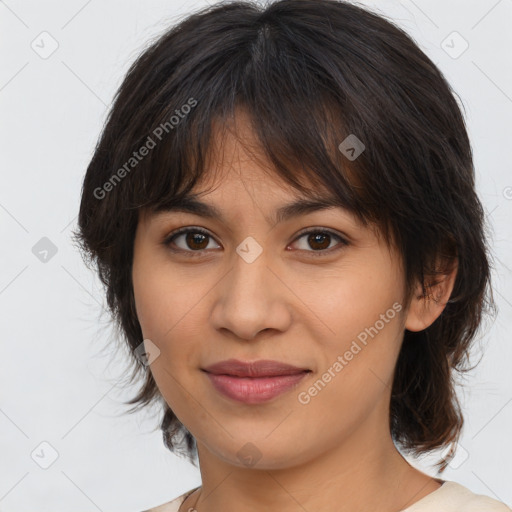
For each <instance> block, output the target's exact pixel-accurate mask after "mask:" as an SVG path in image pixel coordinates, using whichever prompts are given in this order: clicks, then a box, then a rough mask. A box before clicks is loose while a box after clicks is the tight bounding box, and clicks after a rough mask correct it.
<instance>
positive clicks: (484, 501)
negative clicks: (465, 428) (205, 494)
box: [144, 481, 512, 512]
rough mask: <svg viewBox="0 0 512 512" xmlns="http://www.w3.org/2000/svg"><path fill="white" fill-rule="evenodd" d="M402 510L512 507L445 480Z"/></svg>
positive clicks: (169, 509)
mask: <svg viewBox="0 0 512 512" xmlns="http://www.w3.org/2000/svg"><path fill="white" fill-rule="evenodd" d="M196 489H198V487H196ZM196 489H192V490H191V491H188V492H186V493H184V494H182V495H181V496H178V497H177V498H176V499H174V500H172V501H169V502H167V503H164V504H162V505H160V506H158V507H154V508H151V509H149V510H145V511H144V512H178V510H179V508H180V505H181V504H182V503H183V502H184V501H185V498H186V497H187V496H188V495H189V494H192V493H193V492H194V491H195V490H196ZM400 512H512V509H510V508H509V507H507V505H505V504H504V503H502V502H501V501H497V500H495V499H493V498H489V497H488V496H484V495H483V494H474V493H472V492H471V491H470V490H469V489H467V488H466V487H464V486H463V485H460V484H458V483H456V482H450V481H445V482H444V483H443V484H442V485H441V487H439V488H438V489H436V490H435V491H434V492H431V493H430V494H427V495H426V496H425V497H424V498H422V499H421V500H419V501H417V502H416V503H414V504H412V505H411V506H410V507H408V508H406V509H404V510H401V511H400Z"/></svg>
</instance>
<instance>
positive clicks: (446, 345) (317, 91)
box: [74, 0, 493, 470]
mask: <svg viewBox="0 0 512 512" xmlns="http://www.w3.org/2000/svg"><path fill="white" fill-rule="evenodd" d="M238 109H244V111H246V112H247V113H249V115H250V119H251V121H252V127H253V130H254V133H255V134H256V135H257V140H258V141H259V142H260V143H261V148H262V150H263V152H264V155H266V156H267V158H268V159H269V161H270V162H272V164H273V166H274V172H276V173H277V174H278V175H279V176H281V177H282V178H284V179H285V180H286V182H287V183H289V184H290V185H291V186H293V187H295V188H297V189H298V190H300V191H301V192H303V193H304V194H306V195H315V194H316V193H317V190H319V189H320V188H323V189H325V190H328V191H329V192H330V193H331V194H332V195H333V196H334V197H336V198H337V200H338V201H339V204H340V205H341V206H343V207H345V208H347V209H348V210H350V211H352V212H354V213H355V214H357V216H358V217H359V218H360V219H361V220H363V221H364V222H365V223H370V224H371V225H375V226H378V228H379V232H381V233H383V234H384V236H385V237H386V240H388V241H391V240H393V243H394V244H396V247H397V248H398V249H399V251H400V253H401V255H402V257H403V265H404V269H405V270H404V271H405V277H406V283H407V286H408V291H409V297H410V293H412V290H413V287H414V284H415V283H416V282H418V281H419V282H421V283H423V291H424V293H425V294H427V293H428V290H429V286H431V285H432V282H433V281H432V280H433V279H435V276H436V275H438V274H439V272H440V271H439V269H437V268H436V261H437V262H438V261H439V258H444V259H445V260H448V261H450V260H452V261H453V259H454V258H457V263H458V272H457V277H456V281H455V285H454V290H453V292H452V295H451V297H450V300H449V302H448V304H447V305H446V307H445V309H444V311H443V313H442V314H441V315H440V317H439V318H438V319H437V320H436V321H435V322H434V323H433V324H432V325H431V326H430V327H428V328H427V329H425V330H424V331H421V332H415V333H413V332H409V331H406V332H405V335H404V341H403V345H402V348H401V352H400V355H399V358H398V361H397V366H396V371H395V377H394V382H393V388H392V396H391V404H390V428H391V433H392V436H393V439H394V440H395V442H397V443H398V444H399V445H400V446H401V447H402V448H404V449H405V450H408V451H412V452H413V453H415V454H421V453H424V452H428V451H431V450H434V449H437V448H441V447H448V446H449V445H450V444H452V443H454V442H455V441H456V440H457V439H458V438H459V436H460V431H461V428H462V423H463V419H462V414H461V410H460V406H459V403H458V401H457V396H456V393H455V381H454V376H453V374H454V372H453V371H452V370H459V371H461V372H462V371H465V370H467V363H468V354H469V348H470V345H471V342H472V340H473V339H474V338H475V335H476V333H477V331H478V327H479V324H480V321H481V317H482V313H483V312H484V310H485V309H486V306H489V310H490V309H491V308H492V306H493V301H492V294H491V293H490V286H489V279H490V270H489V260H488V258H489V256H488V254H487V245H486V237H485V232H484V215H483V211H482V206H481V203H480V202H479V199H478V197H477V195H476V192H475V183H474V168H473V161H472V150H471V146H470V141H469V139H468V134H467V131H466V127H465V122H464V118H463V116H462V114H461V111H460V109H459V107H458V104H457V102H456V100H455V98H454V93H453V91H452V89H451V88H450V85H449V84H448V83H447V81H446V79H445V78H444V76H443V75H442V73H441V72H440V71H439V69H437V68H436V66H435V65H434V64H433V63H432V61H431V60H430V59H429V58H428V57H427V56H426V55H425V54H424V53H423V52H422V51H421V50H420V49H419V48H418V46H417V45H416V44H415V42H414V41H413V40H412V38H411V37H410V36H408V35H407V34H406V33H405V32H404V31H403V30H402V29H400V28H399V27H397V26H395V25H394V24H393V23H392V22H391V21H388V20H387V19H385V18H384V17H383V16H382V15H377V14H375V13H372V12H370V11H369V10H367V9H365V8H362V7H360V6H357V5H355V4H352V3H348V2H343V1H334V0H323V1H316V0H281V1H276V2H272V3H269V4H268V5H267V6H265V7H262V6H260V5H258V4H257V3H251V2H231V3H221V4H217V5H215V6H212V7H208V8H206V9H203V10H202V11H199V12H197V13H195V14H193V15H191V16H189V17H187V18H186V19H184V20H183V21H181V22H180V23H179V24H178V25H176V26H174V27H172V28H171V29H169V31H167V32H166V33H165V34H163V35H162V36H161V37H159V38H158V39H157V40H156V41H155V42H153V43H152V44H151V45H150V46H149V47H148V48H147V49H146V50H145V51H144V52H143V53H142V54H141V55H140V57H138V59H137V60H136V61H135V62H134V63H133V65H132V66H131V68H130V69H129V71H128V73H127V76H126V77H125V79H124V81H123V83H122V85H121V87H120V88H119V90H118V92H117V94H116V97H115V99H114V102H113V107H112V109H111V110H110V113H109V115H108V118H107V120H106V123H105V126H104V128H103V132H102V134H101V138H100V140H99V141H98V144H97V146H96V148H95V152H94V155H93V157H92V160H91V162H90V164H89V166H88V168H87V173H86V175H85V179H84V182H83V188H82V199H81V204H80V212H79V221H78V226H79V228H78V230H77V232H76V233H75V234H74V235H75V236H76V240H77V242H78V244H79V248H80V250H81V251H82V254H83V257H84V260H86V261H87V263H88V264H90V263H92V262H94V263H95V269H96V270H97V271H98V273H99V276H100V278H101V281H102V283H103V284H104V286H105V290H106V297H107V302H108V306H109V308H110V311H111V313H112V315H113V318H114V320H115V323H116V326H117V327H118V329H119V332H120V334H121V335H122V337H123V338H124V339H125V340H126V342H127V344H128V347H129V348H130V353H131V356H132V361H133V365H134V367H133V374H132V379H140V378H141V377H142V378H143V380H144V381H143V383H142V385H141V388H140V391H139V393H138V394H137V396H135V397H134V398H133V399H132V400H130V401H129V402H127V403H130V404H138V407H136V408H135V409H137V408H139V407H143V406H146V405H148V404H150V402H153V401H154V400H155V399H156V400H161V401H162V405H163V407H164V415H163V420H162V424H161V428H162V431H163V435H164V442H165V444H166V446H167V447H168V448H169V449H171V450H173V451H174V452H176V453H178V452H180V451H181V450H183V452H182V453H185V454H188V455H189V456H190V457H191V458H192V457H193V456H194V455H196V454H197V452H196V451H195V440H194V438H193V436H192V435H191V434H190V433H189V432H188V431H187V429H186V428H185V427H184V426H183V425H182V424H181V423H180V421H179V420H178V419H177V417H176V416H175V415H174V413H173V411H172V410H171V409H170V408H169V407H168V406H167V404H165V402H164V401H163V399H162V396H161V394H160V392H159V390H158V389H157V386H156V384H155V381H154V379H153V377H152V375H151V372H150V371H149V368H148V367H147V366H145V365H144V364H142V363H141V361H140V359H139V358H138V357H136V356H135V354H134V351H135V349H136V348H137V347H138V346H139V345H140V344H141V343H142V340H143V337H142V332H141V328H140V325H139V322H138V320H137V316H136V312H135V306H134V297H133V287H132V279H131V268H132V258H133V241H134V233H135V229H136V227H137V222H138V213H139V210H140V209H141V208H151V209H153V210H158V209H160V208H164V207H165V206H169V205H172V204H173V203H174V202H175V201H178V200H180V199H181V198H183V197H186V196H188V195H189V192H190V190H191V189H192V187H194V185H195V184H196V183H198V182H199V179H200V178H201V177H203V175H204V174H205V170H206V169H207V165H206V161H207V155H208V151H209V147H210V145H211V139H212V132H213V123H214V122H219V121H220V124H221V125H222V122H224V121H227V120H228V119H229V118H230V117H231V116H233V115H234V114H235V112H236V111H238ZM349 135H350V136H354V135H355V136H356V137H357V139H358V140H360V141H362V143H363V144H364V146H365V147H364V151H363V152H362V153H361V154H360V155H359V156H358V157H357V158H355V159H351V158H349V156H350V155H347V153H345V154H344V153H342V151H341V150H340V149H338V145H339V144H340V143H342V141H344V140H345V139H346V138H347V137H348V136H349ZM142 148H146V149H145V150H143V149H142ZM304 177H307V178H308V179H309V183H310V184H313V186H306V187H305V186H303V184H304V181H302V180H301V178H304ZM441 272H442V271H441ZM452 446H453V444H452ZM450 456H451V453H450V454H449V456H448V457H446V458H445V460H444V461H441V462H440V463H439V464H438V465H439V466H441V470H443V469H444V467H446V462H447V461H449V457H450Z"/></svg>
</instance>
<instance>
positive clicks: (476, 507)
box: [439, 481, 512, 512]
mask: <svg viewBox="0 0 512 512" xmlns="http://www.w3.org/2000/svg"><path fill="white" fill-rule="evenodd" d="M443 488H444V492H443V493H441V492H440V493H439V498H441V494H442V495H443V501H444V502H445V503H446V504H447V505H448V508H449V507H453V510H454V511H455V510H456V511H457V512H512V509H511V508H509V507H508V506H507V505H506V504H505V503H503V502H501V501H499V500H496V499H494V498H491V497H490V496H486V495H484V494H476V493H474V492H472V491H471V490H470V489H468V488H467V487H465V486H463V485H461V484H459V483H457V482H453V481H447V482H446V483H445V484H444V485H443V486H442V487H441V488H440V489H443ZM450 510H451V508H450Z"/></svg>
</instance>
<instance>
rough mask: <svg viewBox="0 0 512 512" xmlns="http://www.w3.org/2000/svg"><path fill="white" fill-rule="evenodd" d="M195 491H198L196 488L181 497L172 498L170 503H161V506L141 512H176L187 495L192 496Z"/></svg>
mask: <svg viewBox="0 0 512 512" xmlns="http://www.w3.org/2000/svg"><path fill="white" fill-rule="evenodd" d="M196 489H198V487H195V488H194V489H191V490H190V491H187V492H185V493H183V494H182V495H181V496H178V497H177V498H174V499H173V500H172V501H168V502H167V503H162V504H161V505H158V506H156V507H153V508H149V509H147V510H144V511H143V512H178V510H179V508H180V505H181V504H182V503H183V502H184V501H185V499H186V498H187V496H188V495H189V494H192V493H193V492H194V491H195V490H196Z"/></svg>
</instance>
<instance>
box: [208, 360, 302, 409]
mask: <svg viewBox="0 0 512 512" xmlns="http://www.w3.org/2000/svg"><path fill="white" fill-rule="evenodd" d="M204 371H205V372H206V375H207V376H208V377H209V379H210V381H211V383H212V384H213V386H214V387H215V389H216V390H217V391H219V392H220V393H222V394H223V395H225V396H227V397H229V398H231V399H233V400H237V401H239V402H244V403H247V404H258V403H262V402H266V401H268V400H271V399H272V398H274V397H276V396H278V395H280V394H282V393H284V392H286V391H288V390H290V389H292V388H293V387H295V386H296V385H297V384H298V383H299V382H300V381H301V380H302V379H303V378H304V377H305V375H306V374H307V373H309V372H310V370H308V369H307V368H298V367H297V366H292V365H289V364H285V363H280V362H278V361H270V360H260V361H255V362H249V363H244V362H243V361H239V360H237V359H229V360H227V361H222V362H220V363H216V364H214V365H211V366H208V367H207V368H204Z"/></svg>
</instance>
